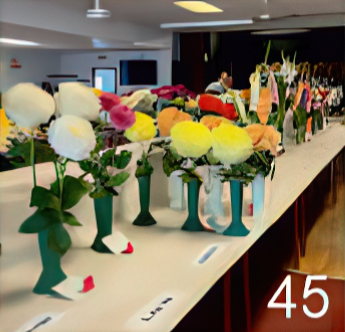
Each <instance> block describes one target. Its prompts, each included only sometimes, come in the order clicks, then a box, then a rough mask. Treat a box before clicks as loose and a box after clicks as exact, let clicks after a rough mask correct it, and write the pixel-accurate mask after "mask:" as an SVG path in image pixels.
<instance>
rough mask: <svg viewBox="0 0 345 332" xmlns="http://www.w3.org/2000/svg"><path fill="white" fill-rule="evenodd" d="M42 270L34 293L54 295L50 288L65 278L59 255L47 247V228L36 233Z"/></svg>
mask: <svg viewBox="0 0 345 332" xmlns="http://www.w3.org/2000/svg"><path fill="white" fill-rule="evenodd" d="M38 244H39V248H40V253H41V260H42V267H43V271H42V273H41V275H40V277H39V279H38V281H37V283H36V286H35V287H34V289H33V292H34V293H36V294H47V295H55V294H56V292H55V291H54V290H52V288H53V287H54V286H56V285H58V284H59V283H60V282H62V281H63V280H65V279H66V278H67V276H66V274H65V273H64V272H63V271H62V269H61V255H60V254H59V253H57V252H55V251H53V250H51V249H50V248H49V247H48V230H47V229H45V230H43V231H41V232H39V233H38Z"/></svg>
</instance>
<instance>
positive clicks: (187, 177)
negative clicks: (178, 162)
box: [179, 174, 192, 183]
mask: <svg viewBox="0 0 345 332" xmlns="http://www.w3.org/2000/svg"><path fill="white" fill-rule="evenodd" d="M179 177H180V178H181V179H182V181H183V183H188V182H190V181H191V180H192V178H191V177H190V176H189V175H188V174H181V175H179Z"/></svg>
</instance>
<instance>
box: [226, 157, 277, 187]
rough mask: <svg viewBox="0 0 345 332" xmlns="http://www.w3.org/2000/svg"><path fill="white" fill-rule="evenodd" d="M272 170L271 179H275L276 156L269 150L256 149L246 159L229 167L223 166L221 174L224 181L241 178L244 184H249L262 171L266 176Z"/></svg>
mask: <svg viewBox="0 0 345 332" xmlns="http://www.w3.org/2000/svg"><path fill="white" fill-rule="evenodd" d="M272 165H273V168H272ZM271 170H272V175H271V179H273V176H274V171H275V164H274V156H273V155H271V153H270V152H269V151H256V152H254V154H253V155H252V156H250V157H249V158H248V159H247V160H246V161H244V162H242V163H240V164H236V165H231V166H230V168H229V169H225V168H223V169H222V170H221V172H220V175H221V176H222V177H223V179H222V182H226V181H229V180H240V181H241V182H243V184H244V185H248V184H249V183H251V182H252V181H253V180H254V179H255V177H256V175H257V174H259V173H262V174H263V176H264V177H266V176H267V175H268V174H269V173H270V172H271Z"/></svg>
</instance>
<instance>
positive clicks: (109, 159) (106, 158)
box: [100, 149, 116, 167]
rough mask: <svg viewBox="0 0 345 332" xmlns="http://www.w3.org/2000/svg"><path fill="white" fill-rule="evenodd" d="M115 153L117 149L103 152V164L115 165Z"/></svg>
mask: <svg viewBox="0 0 345 332" xmlns="http://www.w3.org/2000/svg"><path fill="white" fill-rule="evenodd" d="M115 153H116V150H115V149H109V150H107V151H105V152H104V153H103V154H102V157H101V160H100V162H101V165H102V166H104V167H105V166H112V165H113V161H114V159H115Z"/></svg>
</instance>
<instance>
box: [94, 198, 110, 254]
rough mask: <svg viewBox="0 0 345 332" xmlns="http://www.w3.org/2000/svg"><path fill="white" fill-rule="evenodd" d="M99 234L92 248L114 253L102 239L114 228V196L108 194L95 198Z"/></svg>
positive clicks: (101, 251)
mask: <svg viewBox="0 0 345 332" xmlns="http://www.w3.org/2000/svg"><path fill="white" fill-rule="evenodd" d="M94 205H95V213H96V222H97V235H96V238H95V241H94V242H93V244H92V246H91V248H92V249H93V250H95V251H97V252H100V253H112V251H111V250H110V249H109V248H108V247H107V246H106V245H105V244H104V243H103V241H102V239H103V238H104V237H106V236H108V235H110V234H112V230H113V196H112V195H107V196H105V197H102V198H95V199H94Z"/></svg>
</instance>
